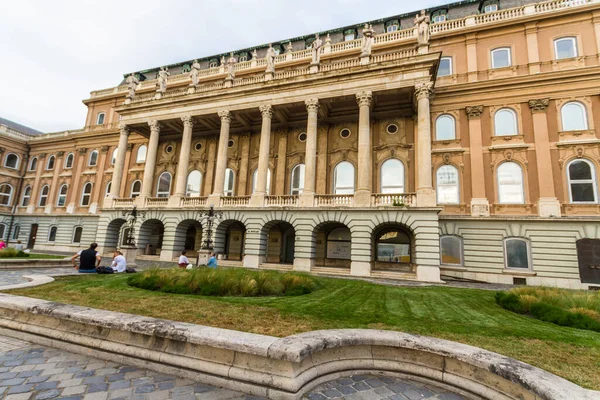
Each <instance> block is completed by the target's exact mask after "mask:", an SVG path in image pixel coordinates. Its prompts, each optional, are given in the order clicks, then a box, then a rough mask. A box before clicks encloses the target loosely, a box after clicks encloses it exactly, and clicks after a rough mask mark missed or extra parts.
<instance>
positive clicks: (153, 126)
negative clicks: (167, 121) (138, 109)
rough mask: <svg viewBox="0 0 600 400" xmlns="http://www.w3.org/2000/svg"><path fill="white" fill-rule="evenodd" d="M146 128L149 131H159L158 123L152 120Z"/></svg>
mask: <svg viewBox="0 0 600 400" xmlns="http://www.w3.org/2000/svg"><path fill="white" fill-rule="evenodd" d="M148 126H149V127H150V130H151V131H160V126H161V125H160V122H159V121H157V120H155V119H153V120H151V121H148Z"/></svg>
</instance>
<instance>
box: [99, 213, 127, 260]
mask: <svg viewBox="0 0 600 400" xmlns="http://www.w3.org/2000/svg"><path fill="white" fill-rule="evenodd" d="M124 224H125V220H124V219H122V218H117V219H114V220H112V221H110V222H109V223H108V225H107V226H106V235H105V236H104V243H102V245H103V247H102V254H112V253H113V252H114V251H115V250H117V248H118V247H120V246H119V245H120V243H121V240H120V237H121V235H122V228H123V225H124Z"/></svg>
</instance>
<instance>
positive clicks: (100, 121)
mask: <svg viewBox="0 0 600 400" xmlns="http://www.w3.org/2000/svg"><path fill="white" fill-rule="evenodd" d="M105 116H106V114H104V113H103V112H101V113H98V118H96V125H102V124H104V117H105Z"/></svg>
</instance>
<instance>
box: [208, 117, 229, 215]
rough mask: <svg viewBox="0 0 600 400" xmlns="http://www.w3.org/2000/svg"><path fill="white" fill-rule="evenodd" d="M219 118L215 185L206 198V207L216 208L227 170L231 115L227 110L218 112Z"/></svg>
mask: <svg viewBox="0 0 600 400" xmlns="http://www.w3.org/2000/svg"><path fill="white" fill-rule="evenodd" d="M218 114H219V118H221V133H220V134H219V148H218V150H217V166H216V167H215V185H214V186H213V192H212V194H211V195H210V196H209V198H208V205H214V206H218V205H219V202H220V199H221V196H223V185H224V184H225V169H226V168H227V143H228V142H229V126H230V125H231V113H230V112H229V110H221V111H219V113H218Z"/></svg>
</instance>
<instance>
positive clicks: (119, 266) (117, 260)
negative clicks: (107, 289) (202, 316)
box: [71, 243, 217, 274]
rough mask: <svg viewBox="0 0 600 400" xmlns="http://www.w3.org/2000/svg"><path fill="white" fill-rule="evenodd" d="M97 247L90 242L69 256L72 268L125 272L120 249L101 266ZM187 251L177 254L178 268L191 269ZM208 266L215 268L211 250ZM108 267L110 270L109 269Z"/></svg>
mask: <svg viewBox="0 0 600 400" xmlns="http://www.w3.org/2000/svg"><path fill="white" fill-rule="evenodd" d="M97 247H98V243H92V244H91V245H90V247H89V249H86V250H81V251H78V252H77V254H75V255H74V256H73V257H71V262H72V263H73V268H75V269H76V270H78V271H79V273H82V274H95V273H121V272H127V260H126V259H125V256H123V253H122V252H121V251H120V250H115V251H114V253H113V261H112V263H111V265H110V267H101V266H100V263H101V262H102V257H101V256H100V253H99V252H97V251H96V248H97ZM186 254H187V251H186V250H184V251H182V252H181V255H180V256H179V262H178V265H179V268H188V269H191V268H192V267H193V266H192V263H190V260H189V259H188V258H187V256H186ZM77 259H79V265H77V262H76V260H77ZM207 267H208V268H217V258H216V257H215V253H213V252H211V253H210V257H209V259H208V263H207ZM109 269H110V270H109Z"/></svg>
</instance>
